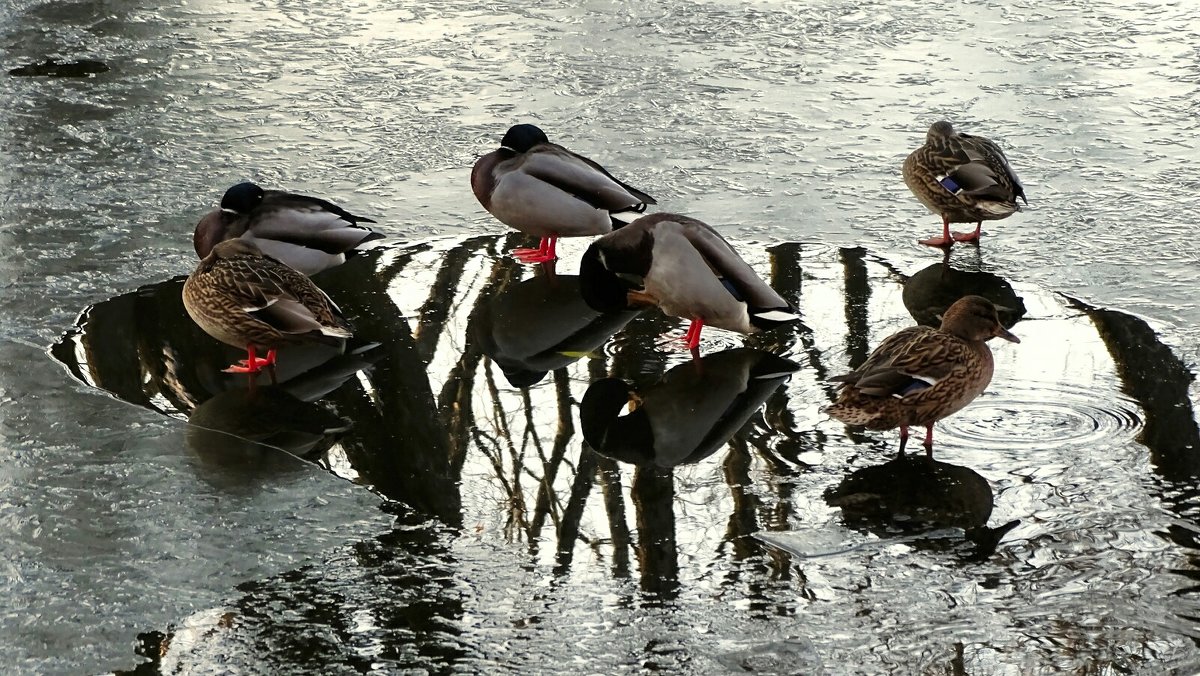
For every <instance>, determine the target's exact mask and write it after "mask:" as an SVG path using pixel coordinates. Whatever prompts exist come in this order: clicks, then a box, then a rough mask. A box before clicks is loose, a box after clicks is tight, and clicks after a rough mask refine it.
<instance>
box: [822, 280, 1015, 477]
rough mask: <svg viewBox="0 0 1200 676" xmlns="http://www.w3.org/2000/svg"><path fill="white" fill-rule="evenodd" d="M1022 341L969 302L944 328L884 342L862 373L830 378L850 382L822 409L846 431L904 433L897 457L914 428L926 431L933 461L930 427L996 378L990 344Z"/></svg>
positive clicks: (982, 305)
mask: <svg viewBox="0 0 1200 676" xmlns="http://www.w3.org/2000/svg"><path fill="white" fill-rule="evenodd" d="M993 337H998V338H1003V339H1004V340H1008V341H1011V342H1014V343H1019V342H1021V340H1020V339H1019V338H1017V337H1016V336H1014V335H1013V334H1012V333H1009V331H1008V329H1005V328H1004V326H1003V325H1002V324H1001V323H1000V318H999V317H998V316H997V315H996V306H994V305H992V302H991V301H989V300H988V299H986V298H984V297H982V296H964V297H963V298H960V299H959V300H957V301H955V303H954V304H953V305H951V306H950V307H949V308H948V309H947V310H946V314H945V315H944V316H943V317H942V325H941V327H940V328H936V329H935V328H931V327H928V326H911V327H909V328H907V329H902V330H900V331H898V332H896V333H894V334H892V335H891V336H889V337H888V338H886V339H884V341H883V342H882V343H880V344H879V347H877V348H875V351H874V352H872V353H871V356H870V357H868V358H867V361H866V362H864V363H863V365H862V366H860V367H858V368H857V369H855V370H853V371H851V372H850V373H847V374H845V375H841V376H837V377H835V378H832V379H831V380H833V381H835V382H841V383H845V384H844V385H843V386H842V389H841V392H840V393H839V395H838V398H837V401H835V402H834V403H833V405H831V406H829V407H828V408H826V409H825V412H826V413H828V414H829V415H831V416H833V417H834V418H837V419H838V420H840V421H842V422H844V423H846V424H847V425H862V426H864V427H866V428H867V429H871V430H887V429H892V428H895V427H899V428H900V453H902V454H903V453H904V446H905V444H906V443H907V442H908V427H909V426H910V425H924V426H925V430H926V431H925V452H926V454H928V455H929V456H930V457H932V456H933V424H934V423H935V422H937V421H938V420H941V419H942V418H945V417H946V416H949V415H951V414H953V413H956V412H957V411H959V410H961V409H962V408H963V407H964V406H966V405H967V404H969V403H971V401H972V400H974V399H975V397H978V396H979V395H980V394H981V393H982V392H983V391H984V389H985V388H987V386H988V383H989V382H991V380H992V368H993V361H992V351H991V350H990V349H989V348H988V346H987V342H986V341H987V340H988V339H990V338H993Z"/></svg>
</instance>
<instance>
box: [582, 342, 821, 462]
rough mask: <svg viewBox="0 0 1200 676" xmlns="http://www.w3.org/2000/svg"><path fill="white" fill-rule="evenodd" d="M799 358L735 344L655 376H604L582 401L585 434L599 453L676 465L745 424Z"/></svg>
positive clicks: (705, 452)
mask: <svg viewBox="0 0 1200 676" xmlns="http://www.w3.org/2000/svg"><path fill="white" fill-rule="evenodd" d="M798 369H799V366H798V365H796V364H795V363H794V362H792V361H789V360H787V359H784V358H782V357H778V356H776V355H773V354H771V353H769V352H765V351H763V350H757V349H752V348H735V349H732V350H726V351H724V352H718V353H717V354H713V355H709V356H707V357H703V358H699V359H695V360H692V361H690V362H686V363H683V364H680V365H678V366H676V367H675V368H672V369H671V370H670V371H667V373H666V374H665V375H664V376H663V377H662V379H661V380H659V381H658V382H655V383H651V384H647V385H644V386H640V387H634V386H631V385H630V384H629V383H627V382H626V381H624V380H622V379H620V378H602V379H600V380H597V381H595V382H594V383H592V384H591V385H590V386H588V389H587V391H586V392H585V393H584V395H583V400H582V401H581V402H580V405H579V418H580V427H581V428H582V430H583V438H584V439H585V440H586V441H587V442H588V444H589V445H590V446H591V447H592V448H593V449H594V450H596V451H597V452H599V453H600V454H602V455H605V456H608V457H611V458H613V459H615V460H620V461H622V462H628V463H632V464H637V465H652V466H657V467H674V466H675V465H680V464H685V463H694V462H699V461H701V460H703V459H704V458H706V457H708V456H709V455H711V454H712V453H714V452H715V451H716V450H717V449H719V448H720V447H721V446H722V445H723V444H724V443H725V442H726V441H728V440H729V439H730V438H731V437H732V436H733V435H734V434H735V433H737V431H738V430H740V429H741V428H742V426H743V425H745V424H746V421H747V420H749V419H750V416H752V415H753V414H754V412H755V411H757V410H758V409H759V408H760V407H761V406H762V405H763V403H765V402H766V400H767V398H769V397H770V396H771V394H772V393H774V392H775V390H776V389H778V388H779V386H780V385H781V384H783V382H784V381H786V380H787V379H788V377H789V376H791V374H792V373H794V372H795V371H796V370H798Z"/></svg>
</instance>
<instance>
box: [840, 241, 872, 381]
mask: <svg viewBox="0 0 1200 676" xmlns="http://www.w3.org/2000/svg"><path fill="white" fill-rule="evenodd" d="M866 253H867V250H866V249H863V248H862V247H849V248H842V249H839V250H838V258H839V259H841V261H842V268H843V270H844V271H845V280H846V282H845V283H846V294H845V298H846V354H847V355H849V357H850V368H858V367H859V366H861V365H862V363H863V362H865V361H866V360H867V356H868V355H869V354H870V349H869V347H868V345H867V337H868V336H870V335H871V331H870V329H869V328H868V326H867V323H868V322H867V318H868V307H869V305H870V303H871V279H870V276H869V275H868V274H867V266H866V262H865V261H864V260H863V259H864V258H865V256H866Z"/></svg>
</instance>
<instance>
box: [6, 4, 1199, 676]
mask: <svg viewBox="0 0 1200 676" xmlns="http://www.w3.org/2000/svg"><path fill="white" fill-rule="evenodd" d="M1198 27H1200V8H1193V7H1192V6H1191V5H1189V4H1188V3H1174V4H1171V3H1138V4H1136V5H1126V4H1123V3H1115V2H1107V3H1106V2H1102V3H1094V2H1087V3H1084V2H1077V3H1058V4H1056V5H1054V6H1043V4H1038V3H1016V4H1011V3H993V4H979V5H975V6H973V7H972V8H971V11H970V12H969V14H967V15H965V16H964V15H963V14H962V13H956V12H954V11H950V10H948V9H947V8H943V7H938V8H933V7H931V6H930V5H929V4H928V3H916V2H886V3H885V2H879V3H839V2H824V3H780V2H755V3H732V2H729V3H722V2H707V3H695V2H665V3H658V4H654V5H652V6H647V5H646V4H644V3H620V2H590V3H586V4H583V5H580V4H578V3H559V4H554V3H538V4H532V3H512V4H507V3H490V4H489V3H485V4H479V3H455V2H445V3H442V2H435V3H426V4H424V5H421V6H405V5H399V4H396V3H377V2H371V1H369V0H368V1H363V2H325V3H299V2H283V1H266V2H258V3H251V4H247V3H235V2H223V1H214V0H190V1H189V2H187V3H183V2H170V1H168V2H164V3H139V2H133V1H122V0H110V1H105V2H99V1H93V2H88V1H84V2H74V3H60V2H37V1H34V0H16V2H12V3H9V4H8V5H6V6H5V8H3V9H0V41H2V44H3V45H4V53H5V70H6V71H7V70H8V69H10V68H16V67H18V66H24V65H27V64H38V63H42V62H44V61H45V60H46V59H48V58H59V59H89V60H95V61H99V62H102V63H103V64H105V65H107V66H108V67H109V70H108V71H105V72H94V73H93V74H92V75H91V76H88V77H15V76H13V77H10V76H7V75H5V76H4V77H3V78H0V82H2V83H3V85H2V87H3V95H4V100H5V102H6V105H5V106H4V107H3V110H0V134H2V137H0V138H2V141H3V148H4V163H3V165H2V166H3V169H0V174H2V175H3V179H4V180H3V193H0V245H2V246H0V286H2V287H3V289H4V292H3V294H2V295H0V359H2V360H3V361H2V363H4V364H5V365H6V366H5V368H4V369H3V372H2V373H0V401H2V402H3V406H2V407H0V453H2V454H3V456H4V459H5V462H4V463H3V464H2V465H0V467H2V469H0V523H3V525H4V528H5V533H6V536H5V537H4V538H0V562H2V565H3V568H2V569H0V571H2V573H3V574H2V575H0V594H2V595H3V598H4V600H5V603H4V604H3V610H0V663H3V664H5V665H6V666H7V671H10V672H15V673H22V672H23V673H96V672H102V671H113V670H132V669H134V668H140V669H141V670H142V671H143V672H145V673H156V672H160V673H188V672H192V671H196V672H200V673H206V672H221V671H234V672H256V671H259V672H268V673H288V672H294V673H315V672H322V673H343V672H344V673H356V672H369V671H372V670H374V671H378V672H380V673H388V672H396V671H400V670H402V669H406V668H407V669H425V670H427V671H431V672H440V671H460V672H475V671H497V672H499V671H510V672H517V673H538V672H556V673H615V672H623V673H624V672H628V673H632V672H642V671H649V670H664V671H668V672H683V673H714V672H715V673H721V672H753V673H816V672H820V671H825V672H827V673H880V672H895V673H915V672H929V673H964V672H965V673H1014V674H1015V673H1039V672H1043V673H1056V672H1064V671H1065V672H1075V673H1154V674H1157V673H1170V672H1178V673H1189V672H1193V671H1196V670H1197V669H1200V646H1198V645H1197V642H1196V637H1197V636H1198V634H1200V632H1198V631H1197V626H1196V621H1195V618H1196V617H1198V616H1200V608H1197V604H1196V593H1195V590H1194V586H1195V580H1196V578H1197V576H1198V575H1197V565H1196V556H1195V553H1196V549H1197V532H1198V530H1200V524H1197V521H1196V513H1197V505H1196V499H1197V491H1196V475H1197V472H1198V471H1200V459H1198V458H1197V454H1196V449H1197V444H1198V443H1200V439H1198V438H1197V437H1198V433H1197V427H1196V423H1195V415H1194V410H1193V407H1194V402H1195V401H1196V397H1197V393H1196V389H1195V385H1194V382H1193V375H1192V370H1193V369H1194V365H1195V362H1196V359H1197V357H1198V356H1200V351H1198V350H1197V348H1196V345H1197V337H1198V335H1200V332H1198V331H1197V329H1196V328H1195V327H1196V326H1197V325H1200V311H1198V310H1197V306H1196V304H1195V288H1196V283H1197V269H1198V266H1200V263H1198V262H1197V255H1196V253H1195V251H1194V248H1193V247H1192V243H1191V241H1190V235H1191V230H1192V221H1193V220H1194V212H1195V208H1194V207H1195V202H1196V198H1195V196H1194V191H1192V190H1190V188H1191V187H1194V186H1195V185H1196V184H1197V183H1198V182H1200V174H1198V172H1197V152H1196V147H1195V145H1196V144H1195V127H1196V125H1195V123H1194V122H1193V120H1194V118H1195V111H1196V110H1197V107H1198V106H1200V94H1198V93H1197V91H1196V85H1195V81H1196V78H1197V76H1198V75H1200V73H1198V72H1197V65H1196V64H1197V60H1196V48H1195V45H1196V44H1197V39H1198V37H1200V36H1198V35H1197V32H1198V31H1197V28H1198ZM97 70H98V69H97ZM939 118H947V119H951V120H953V121H954V122H955V123H956V124H957V125H958V126H960V127H961V128H963V129H965V130H967V131H972V132H978V133H983V134H986V135H988V136H990V137H992V138H994V139H996V140H997V141H998V142H1000V143H1001V144H1002V145H1003V147H1004V148H1005V149H1006V150H1007V151H1008V154H1009V157H1010V159H1011V160H1012V161H1013V164H1014V166H1015V167H1016V169H1017V171H1018V173H1019V174H1020V176H1021V178H1022V179H1023V181H1024V183H1025V185H1026V190H1027V193H1028V194H1029V197H1030V203H1031V204H1030V206H1029V208H1028V209H1025V210H1023V211H1022V212H1021V213H1019V214H1017V215H1015V216H1013V217H1011V218H1009V219H1007V220H1005V221H1001V222H996V223H988V224H985V226H984V233H985V237H984V241H983V244H982V246H981V247H980V248H978V249H975V248H972V247H966V246H962V247H956V248H955V250H954V251H953V252H952V254H951V256H950V258H949V260H948V261H947V263H948V266H949V267H948V268H947V267H944V266H943V263H942V258H941V255H940V254H939V253H938V252H935V251H930V250H927V249H924V248H923V247H920V246H919V245H917V244H915V240H916V239H918V238H921V237H926V236H929V235H931V234H933V232H934V231H935V230H936V228H937V227H938V223H937V219H936V217H934V216H932V215H930V214H928V213H925V212H924V210H923V209H922V208H921V207H920V205H919V204H918V203H917V202H916V201H915V200H914V199H913V198H912V197H911V195H910V194H909V193H908V191H907V189H906V188H905V187H904V185H903V182H902V181H901V180H900V176H899V165H900V162H901V161H902V159H903V157H904V155H905V154H906V153H907V152H908V151H909V150H911V148H913V147H915V146H916V145H918V144H919V143H920V141H921V138H922V137H923V135H924V132H925V129H926V128H927V127H928V124H929V123H930V122H932V121H934V120H936V119H939ZM517 121H529V122H536V123H538V124H540V125H541V126H542V127H543V128H544V129H546V130H547V132H548V133H549V134H550V136H551V138H552V139H553V140H556V141H559V142H562V143H564V144H565V145H567V146H568V147H571V148H573V149H575V150H577V151H579V152H582V153H584V154H586V155H588V156H590V157H592V158H594V159H597V160H599V161H601V162H603V163H604V164H605V165H606V166H608V167H609V168H611V169H613V170H614V172H615V173H617V175H618V176H620V177H621V178H623V179H625V180H627V181H628V182H630V183H632V184H634V185H637V186H638V187H640V188H643V189H644V190H646V191H647V192H649V193H650V194H652V195H654V196H655V197H656V198H658V201H659V203H660V205H661V207H662V208H664V209H669V210H672V211H679V212H683V213H687V214H691V215H694V216H697V217H699V218H702V219H703V220H705V221H707V222H709V223H711V224H713V225H714V226H716V227H718V229H720V230H721V231H722V232H723V233H724V234H726V235H727V236H728V237H730V238H731V239H732V240H734V241H735V242H736V243H737V245H738V247H739V248H740V249H741V250H742V251H743V253H744V254H745V255H746V257H747V258H748V259H750V260H751V261H752V263H753V264H754V265H755V266H756V267H757V268H758V269H759V270H760V272H761V273H762V274H763V275H764V276H766V277H767V278H769V279H770V280H771V281H772V283H773V284H774V285H775V286H776V288H778V289H780V291H781V292H783V293H784V294H785V295H786V296H787V297H789V298H790V299H791V300H793V301H794V302H795V303H796V305H797V307H798V308H799V309H800V310H801V313H802V314H803V316H804V322H803V325H802V326H799V327H795V328H793V329H791V330H782V331H778V332H775V333H771V334H766V335H763V336H760V337H757V338H754V339H744V338H742V337H740V336H735V335H732V334H727V333H723V332H720V331H711V332H706V336H705V342H704V344H703V345H702V349H703V354H704V359H703V360H701V361H699V362H697V363H692V362H690V361H689V360H688V359H687V358H686V355H685V354H682V353H680V352H679V351H678V349H677V344H676V343H675V342H674V341H673V340H672V339H673V337H674V336H676V335H678V334H679V333H681V330H682V327H681V326H680V325H679V324H678V322H675V321H673V320H669V319H666V318H664V317H662V316H660V315H658V314H657V313H654V312H645V313H642V314H641V315H638V316H636V317H634V316H610V317H597V316H595V315H594V313H590V312H588V311H587V310H586V308H582V307H580V306H579V304H578V302H577V298H578V297H577V295H575V294H574V293H573V291H572V289H573V287H572V285H573V284H574V283H575V282H574V280H573V275H574V274H575V272H576V270H577V262H578V257H579V254H580V253H581V252H582V250H583V247H584V246H585V245H586V242H565V243H564V245H563V247H562V249H563V257H562V260H561V261H560V262H559V264H558V266H557V275H556V276H555V277H553V278H550V277H549V276H547V275H544V274H542V273H540V272H537V271H535V270H533V269H530V268H522V267H519V266H517V265H515V264H514V263H513V262H512V261H511V260H509V259H506V258H504V257H503V255H502V254H503V251H505V250H506V249H508V248H510V247H512V246H515V245H518V244H520V245H528V244H529V243H530V242H527V241H525V240H524V239H523V238H520V237H517V236H511V235H509V234H508V231H507V230H506V229H505V228H504V227H503V226H501V225H500V224H498V223H497V222H496V221H494V219H492V218H491V217H490V216H488V215H487V214H486V213H485V212H483V210H482V209H481V208H480V207H479V206H478V204H477V203H476V202H475V200H474V198H473V197H472V195H471V194H470V191H469V187H468V182H467V176H468V173H469V169H470V166H471V164H472V162H473V161H474V159H475V158H476V157H478V156H479V155H480V154H482V153H484V152H487V151H488V150H490V149H492V148H493V147H495V144H496V142H497V140H498V138H499V136H500V135H501V134H502V133H503V131H504V130H505V129H506V128H507V127H508V126H509V125H510V124H512V123H514V122H517ZM245 179H253V180H256V181H258V182H260V183H262V184H264V185H267V186H270V187H283V188H287V189H290V190H295V191H298V192H307V193H310V194H318V195H322V196H326V197H329V198H331V199H334V200H336V201H337V202H339V203H340V204H342V205H344V206H346V207H347V208H350V209H351V210H352V211H354V212H355V213H362V214H365V215H368V216H371V217H373V218H375V219H376V220H378V221H379V224H378V226H377V229H378V230H380V231H381V232H383V233H384V234H385V235H387V236H388V239H387V240H386V244H385V245H384V246H381V247H380V248H378V249H376V250H373V251H372V252H371V253H370V254H368V255H365V256H361V257H359V258H357V259H355V260H353V261H352V262H351V263H349V264H347V265H346V266H343V267H342V268H340V269H337V270H333V271H330V272H328V273H325V274H323V275H322V276H320V277H319V278H318V282H319V283H320V284H321V285H322V286H324V287H325V288H327V289H328V290H329V291H330V293H331V295H333V296H334V297H335V298H336V300H337V301H338V302H339V303H340V304H341V305H342V306H343V308H344V309H346V311H347V313H348V314H349V315H350V316H351V318H352V320H353V321H354V323H355V326H356V330H357V333H358V335H359V336H360V337H361V338H362V340H363V341H365V342H374V343H378V345H375V346H373V347H371V348H370V349H365V350H362V351H360V352H358V353H356V354H351V355H344V356H334V355H330V354H322V353H320V352H312V353H291V354H288V353H285V355H284V357H285V361H284V363H283V365H282V366H283V368H282V369H281V374H280V376H281V378H280V379H281V383H280V385H279V386H278V387H276V388H268V387H265V386H264V387H262V388H259V389H258V390H256V392H255V393H253V394H252V393H249V392H248V391H246V389H245V383H244V382H243V381H241V380H239V379H235V378H233V377H227V376H224V375H222V374H220V373H219V372H218V369H219V368H220V367H222V366H224V365H226V364H227V363H229V361H230V360H232V359H233V358H234V357H235V356H236V355H235V351H233V350H230V349H227V348H225V347H223V346H220V345H218V344H216V343H215V342H213V341H212V340H211V339H209V338H208V337H206V336H205V335H204V334H202V333H201V332H199V330H198V329H196V328H195V327H194V326H193V325H192V324H191V323H190V322H189V321H188V320H187V319H186V316H185V315H184V314H183V313H182V307H181V303H180V300H179V288H180V287H181V284H182V282H181V280H180V278H179V275H183V274H186V273H187V272H189V271H190V270H191V269H192V267H193V266H194V265H195V257H194V253H193V251H192V249H191V241H190V238H191V231H192V228H193V227H194V225H195V223H196V221H197V220H198V219H199V217H200V216H201V215H202V214H203V213H204V212H205V211H206V210H208V209H210V208H212V206H213V205H214V204H215V203H216V201H217V200H218V199H219V197H220V194H221V193H222V192H223V191H224V189H225V188H226V187H228V186H229V185H231V184H232V183H234V182H236V181H240V180H245ZM947 287H949V290H947ZM964 288H969V289H971V290H972V291H973V292H982V293H984V294H985V295H989V296H991V297H994V298H996V299H997V301H998V302H1000V303H1001V304H1002V305H1004V306H1005V307H1006V308H1008V310H1010V313H1009V315H1008V316H1007V317H1006V319H1008V320H1009V321H1015V322H1016V323H1015V325H1014V327H1013V331H1014V333H1016V334H1018V335H1019V336H1021V338H1022V340H1023V342H1022V343H1021V344H1020V345H1009V344H1003V345H998V346H996V347H995V352H996V362H997V369H996V376H995V379H994V381H993V384H992V386H991V388H990V389H989V391H988V392H987V393H986V394H985V395H983V396H982V397H980V399H978V400H977V401H976V402H975V403H974V404H973V405H972V406H971V407H969V408H967V409H966V410H964V411H963V412H962V413H960V414H958V415H956V416H954V417H952V418H950V419H948V420H947V421H945V422H944V423H942V424H941V425H939V427H938V429H937V439H936V441H937V453H936V457H935V461H932V462H931V461H926V460H923V459H920V458H912V459H908V460H904V461H897V460H895V458H894V452H895V448H896V442H897V440H896V436H895V434H894V433H861V432H856V431H853V430H847V429H846V428H845V427H844V426H842V425H840V424H838V423H835V422H833V421H831V420H829V419H828V418H826V417H825V416H823V415H821V414H820V413H819V407H820V406H822V405H824V404H825V403H827V402H828V401H829V400H830V397H831V396H832V394H833V389H832V388H831V387H830V385H829V384H828V382H827V380H826V379H827V378H828V376H830V375H834V374H836V373H840V372H842V371H844V370H845V369H847V368H849V367H850V365H851V364H856V363H858V362H859V361H860V360H861V359H862V358H863V357H864V356H865V355H866V354H867V352H868V351H869V349H870V348H871V347H872V346H874V345H875V344H877V343H878V341H879V340H880V339H881V338H883V337H884V336H886V335H887V334H888V333H890V332H892V331H894V330H896V329H897V328H900V327H902V326H906V325H909V324H911V323H913V322H914V321H930V318H931V317H933V316H936V314H937V311H938V310H937V308H939V307H943V306H944V304H945V302H946V300H945V299H946V297H947V295H949V296H950V297H952V296H953V295H954V293H955V290H956V289H957V290H962V289H964ZM85 310H86V311H85ZM81 312H82V313H83V314H82V315H81V314H80V313H81ZM514 329H517V331H516V332H515V333H514ZM781 360H782V361H781ZM767 372H769V373H767ZM755 375H758V376H764V375H771V376H772V377H759V378H754V377H752V376H755ZM613 377H617V378H620V379H622V381H624V382H626V383H627V384H628V386H629V387H631V388H633V390H634V391H635V393H636V394H637V396H638V397H639V399H640V400H641V401H642V402H643V405H644V407H645V409H646V411H647V412H652V411H662V413H661V414H659V415H661V416H662V418H663V419H667V420H671V421H672V422H671V424H670V425H668V427H669V428H671V429H674V430H679V432H678V433H677V434H675V435H670V437H669V438H665V439H661V440H659V441H660V443H656V444H655V446H654V448H652V449H646V448H630V447H625V446H620V445H614V444H611V443H609V444H606V443H599V442H597V443H596V444H595V445H596V446H597V447H598V448H597V450H598V451H600V453H597V452H594V451H593V450H591V448H590V446H589V445H588V444H585V441H584V438H583V437H585V436H591V437H595V436H596V435H595V431H596V430H597V429H600V430H603V429H608V427H607V426H609V425H617V424H619V423H617V422H613V421H609V419H608V418H607V417H606V415H608V414H605V413H604V412H603V411H597V410H596V409H595V408H593V407H590V406H586V405H585V402H587V401H589V398H588V393H589V391H590V390H591V389H592V387H593V386H594V385H595V383H597V382H598V381H602V380H603V379H605V378H613ZM610 382H611V381H610ZM264 385H265V384H264ZM601 387H602V386H601ZM594 391H595V392H599V391H600V390H599V389H596V390H594ZM688 397H691V398H692V399H687V398H688ZM674 400H686V401H690V402H691V403H690V404H689V406H690V410H695V411H704V412H706V413H705V414H704V415H702V416H697V417H696V419H689V418H688V417H687V416H686V415H684V414H683V413H681V412H680V411H679V410H676V409H674V408H672V407H671V406H669V405H665V404H662V403H657V402H670V401H674ZM652 406H653V407H652ZM743 421H746V422H745V423H744V424H743ZM592 441H595V438H593V439H592ZM138 665H141V666H140V667H138Z"/></svg>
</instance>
